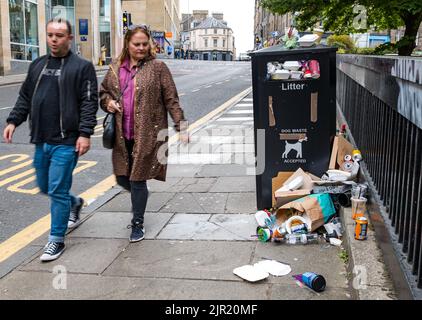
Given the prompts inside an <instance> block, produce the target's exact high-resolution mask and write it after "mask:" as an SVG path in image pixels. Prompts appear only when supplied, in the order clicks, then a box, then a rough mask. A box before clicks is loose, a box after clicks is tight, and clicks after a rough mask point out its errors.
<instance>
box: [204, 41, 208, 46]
mask: <svg viewBox="0 0 422 320" xmlns="http://www.w3.org/2000/svg"><path fill="white" fill-rule="evenodd" d="M204 46H205V48H206V47H208V39H205V40H204Z"/></svg>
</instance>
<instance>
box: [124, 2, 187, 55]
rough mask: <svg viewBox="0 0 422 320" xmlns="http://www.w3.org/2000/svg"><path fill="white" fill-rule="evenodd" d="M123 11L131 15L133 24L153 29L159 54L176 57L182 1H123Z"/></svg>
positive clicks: (178, 44) (178, 45)
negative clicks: (144, 25)
mask: <svg viewBox="0 0 422 320" xmlns="http://www.w3.org/2000/svg"><path fill="white" fill-rule="evenodd" d="M122 11H123V12H125V11H126V12H128V13H130V14H131V18H132V23H133V24H146V25H148V26H149V27H150V28H151V30H152V35H153V37H154V40H155V42H156V45H157V53H159V54H163V55H166V56H168V57H174V48H175V47H176V48H179V47H180V0H123V1H122ZM169 53H170V54H169Z"/></svg>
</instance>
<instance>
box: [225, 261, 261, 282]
mask: <svg viewBox="0 0 422 320" xmlns="http://www.w3.org/2000/svg"><path fill="white" fill-rule="evenodd" d="M233 273H234V274H235V275H237V276H238V277H240V278H242V279H244V280H246V281H249V282H256V281H260V280H263V279H265V278H268V277H269V273H268V272H265V271H263V270H262V269H261V268H256V267H254V266H252V265H250V264H248V265H245V266H242V267H239V268H236V269H234V270H233Z"/></svg>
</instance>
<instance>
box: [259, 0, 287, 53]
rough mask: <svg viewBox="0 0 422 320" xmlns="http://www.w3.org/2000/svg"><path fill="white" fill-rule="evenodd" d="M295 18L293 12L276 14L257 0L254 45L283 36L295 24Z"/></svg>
mask: <svg viewBox="0 0 422 320" xmlns="http://www.w3.org/2000/svg"><path fill="white" fill-rule="evenodd" d="M293 18H294V16H293V14H291V13H288V14H285V15H278V14H274V13H272V12H270V11H269V10H267V9H264V8H263V7H262V6H261V0H255V17H254V35H255V37H254V47H255V48H256V47H257V46H258V45H259V44H261V45H263V44H264V43H266V42H267V43H268V42H270V41H273V40H274V39H275V38H278V37H280V36H282V35H283V34H284V33H285V32H286V29H288V28H290V27H291V26H292V25H293V24H294V20H293Z"/></svg>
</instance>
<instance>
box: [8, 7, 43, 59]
mask: <svg viewBox="0 0 422 320" xmlns="http://www.w3.org/2000/svg"><path fill="white" fill-rule="evenodd" d="M37 11H38V3H37V1H33V0H31V1H29V0H9V21H10V49H11V59H12V60H23V61H32V60H34V59H36V58H38V56H39V55H40V48H39V39H38V12H37Z"/></svg>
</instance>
